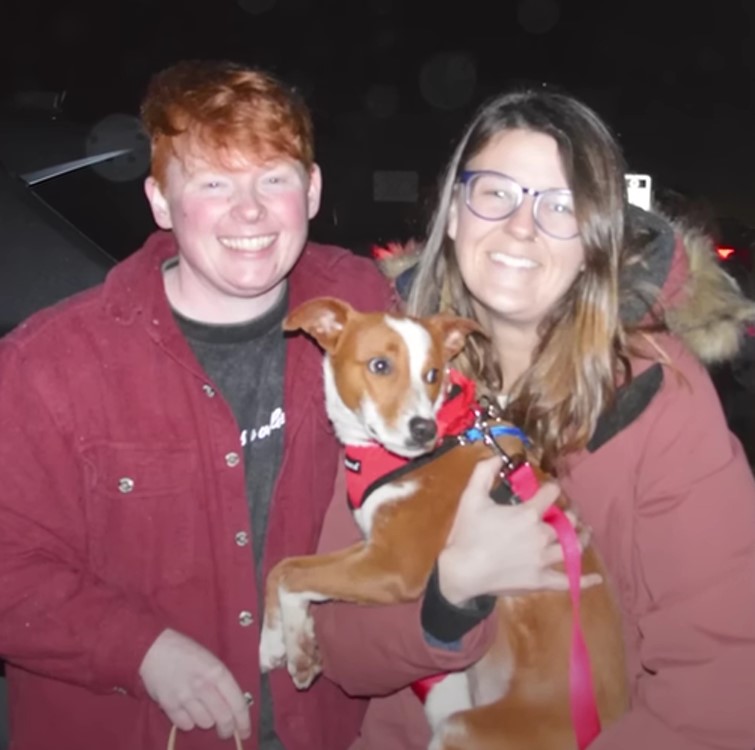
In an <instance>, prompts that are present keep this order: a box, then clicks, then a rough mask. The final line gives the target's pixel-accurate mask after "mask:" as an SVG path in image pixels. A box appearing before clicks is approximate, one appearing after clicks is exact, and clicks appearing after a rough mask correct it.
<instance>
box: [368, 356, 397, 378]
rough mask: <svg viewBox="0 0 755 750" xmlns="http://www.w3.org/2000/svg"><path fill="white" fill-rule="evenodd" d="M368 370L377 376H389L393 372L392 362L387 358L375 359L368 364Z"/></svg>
mask: <svg viewBox="0 0 755 750" xmlns="http://www.w3.org/2000/svg"><path fill="white" fill-rule="evenodd" d="M367 368H368V369H369V371H370V372H372V373H374V374H375V375H388V374H389V373H390V372H391V370H392V369H393V368H392V367H391V361H390V360H389V359H386V358H385V357H373V358H372V359H371V360H370V361H369V362H368V363H367Z"/></svg>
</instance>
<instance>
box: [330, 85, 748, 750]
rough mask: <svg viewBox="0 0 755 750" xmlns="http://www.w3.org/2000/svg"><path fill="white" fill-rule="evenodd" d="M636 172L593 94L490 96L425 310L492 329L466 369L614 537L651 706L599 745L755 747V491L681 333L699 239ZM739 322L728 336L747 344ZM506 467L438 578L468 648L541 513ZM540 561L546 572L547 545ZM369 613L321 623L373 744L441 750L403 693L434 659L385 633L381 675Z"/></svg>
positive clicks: (449, 178)
mask: <svg viewBox="0 0 755 750" xmlns="http://www.w3.org/2000/svg"><path fill="white" fill-rule="evenodd" d="M624 173H625V165H624V161H623V158H622V154H621V152H620V150H619V148H618V146H617V144H616V142H615V140H614V138H613V137H612V135H611V133H610V131H609V129H608V128H607V126H606V125H605V124H604V123H603V122H602V121H601V119H600V118H599V117H598V116H597V115H596V114H595V113H594V112H593V111H592V110H591V109H589V108H588V107H586V106H585V105H583V104H582V103H580V102H579V101H576V100H575V99H573V98H570V97H567V96H564V95H559V94H551V93H548V92H545V91H537V92H523V93H512V94H506V95H503V96H500V97H498V98H495V99H493V100H492V101H490V102H488V103H487V104H486V105H484V106H483V107H482V108H481V109H480V110H479V111H478V112H477V113H476V114H475V116H474V117H473V119H472V121H471V122H470V124H469V126H468V127H467V129H466V132H465V133H464V134H463V136H462V138H461V141H460V143H459V144H458V147H457V148H456V150H455V153H454V154H453V156H452V158H451V161H450V163H449V165H448V167H447V170H446V174H445V180H444V182H443V184H442V187H441V190H440V195H439V197H438V201H437V206H436V210H435V213H434V216H433V218H432V220H431V222H430V225H429V227H428V233H427V237H426V239H425V241H424V244H423V249H422V251H421V253H420V254H419V260H418V263H417V265H416V267H415V268H414V269H413V270H412V273H413V280H412V283H411V290H410V293H409V297H408V303H407V305H408V310H409V312H410V313H412V314H415V315H429V314H434V313H438V312H447V313H451V314H455V315H461V316H466V317H471V318H475V319H477V320H478V321H479V322H480V323H481V324H482V326H483V327H484V329H485V331H486V332H487V334H488V338H483V337H473V338H471V339H470V340H469V341H468V344H467V346H466V348H465V350H464V351H463V352H462V354H461V355H460V357H459V358H457V360H456V361H455V363H454V364H455V366H456V367H458V368H459V369H461V370H462V371H463V372H464V373H465V374H466V375H468V376H470V377H471V378H473V379H474V380H475V381H476V383H477V385H478V389H479V392H481V393H482V394H485V395H487V396H488V397H489V398H491V399H493V400H495V401H497V402H498V403H499V404H501V406H503V408H504V413H505V416H506V417H507V418H508V419H510V420H511V421H513V422H514V423H515V424H517V425H518V426H520V427H521V428H523V430H524V431H525V432H526V433H527V434H528V436H529V437H530V439H531V441H532V442H533V443H534V445H535V446H537V449H538V450H539V452H540V454H541V459H542V463H543V464H544V465H545V466H546V467H547V468H548V469H549V470H550V471H551V472H552V473H554V474H555V475H556V476H557V477H558V482H559V484H560V487H561V488H562V490H563V491H564V492H565V493H566V495H567V496H568V497H569V498H570V499H571V501H572V503H573V505H574V507H575V509H576V510H577V512H578V513H579V514H580V515H581V516H582V518H583V519H584V520H585V521H586V523H587V524H588V525H589V526H590V528H591V529H592V540H593V542H594V544H595V545H596V547H597V548H598V550H599V552H600V553H601V554H602V556H603V558H604V561H605V563H606V567H607V570H608V573H609V577H610V584H611V585H612V587H613V588H614V590H615V593H616V597H617V602H618V604H619V607H620V610H621V614H622V620H623V634H624V640H625V649H626V660H627V673H628V679H629V685H628V688H629V694H630V700H631V706H630V708H629V709H628V711H627V713H626V714H625V716H624V717H622V718H621V719H619V720H618V721H617V722H615V723H613V724H612V725H610V726H608V727H606V728H605V729H604V731H603V732H602V733H601V734H600V736H599V737H598V739H597V740H596V741H595V742H594V743H592V744H591V745H590V748H591V750H614V749H615V750H625V749H626V750H630V748H631V750H634V749H635V748H647V749H648V750H651V749H652V750H656V749H660V748H663V750H692V749H693V748H694V749H699V750H703V748H708V749H709V750H713V748H727V749H729V750H752V748H753V747H755V721H753V719H752V701H753V697H754V696H755V588H754V582H755V483H754V482H753V477H752V475H751V473H750V470H749V468H748V465H747V462H746V460H745V457H744V455H743V451H742V448H741V446H740V444H739V442H738V441H737V440H736V439H735V438H734V437H733V436H732V435H731V434H730V432H729V430H728V429H727V426H726V423H725V420H724V417H723V414H722V411H721V407H720V405H719V401H718V398H717V395H716V392H715V391H714V389H713V386H712V385H711V381H710V378H709V376H708V374H707V371H706V369H705V368H704V366H703V364H702V363H701V362H700V361H699V359H698V358H697V356H696V355H695V354H693V352H692V351H691V350H690V348H689V347H688V341H685V340H683V339H682V338H680V337H679V336H678V335H676V334H675V333H673V332H672V331H671V330H669V328H668V327H667V324H666V320H667V319H668V320H669V321H673V320H676V319H677V318H675V317H674V316H677V317H678V315H679V314H680V313H679V309H680V307H681V306H684V305H688V306H690V305H691V306H692V309H694V305H693V302H694V300H692V299H691V297H690V295H692V297H694V294H693V292H691V291H690V288H687V287H685V286H684V285H683V284H681V283H680V279H681V275H683V273H684V267H683V266H684V263H685V253H684V248H683V247H682V240H681V237H680V236H677V237H676V238H675V235H674V231H673V230H672V228H671V227H670V225H669V224H668V223H667V222H665V221H664V220H662V219H660V218H659V217H657V216H655V215H652V214H648V213H645V212H641V211H639V210H638V209H632V208H631V207H629V206H628V204H627V201H626V193H625V187H624ZM700 262H702V261H700ZM711 262H712V261H711ZM680 269H681V271H680ZM680 274H681V275H680ZM711 277H716V278H717V279H718V281H719V282H720V281H721V277H720V275H718V276H716V274H715V273H713V274H712V276H711ZM674 278H676V282H677V283H676V285H675V286H674V283H672V282H673V279H674ZM682 280H683V279H682ZM724 286H728V285H727V283H726V282H724ZM672 291H673V293H672ZM693 291H694V290H693ZM684 294H687V297H684ZM688 297H689V298H688ZM698 309H699V310H703V309H704V308H698ZM667 313H668V314H667ZM751 313H752V311H751V310H750V314H751ZM700 314H701V313H695V315H697V316H698V317H699V315H700ZM724 317H726V315H724ZM731 317H736V316H735V315H732V316H731ZM694 322H695V323H703V322H705V321H702V320H699V319H697V320H695V321H694ZM719 322H720V321H719ZM725 325H727V324H724V327H721V326H719V327H715V328H711V329H710V330H711V331H712V332H713V336H722V333H724V334H726V335H727V336H732V335H733V336H734V340H736V337H737V331H736V330H735V328H736V326H735V324H733V323H732V324H731V325H729V327H728V328H725ZM732 326H733V327H732ZM695 330H696V332H698V333H699V331H697V329H695ZM691 338H692V337H690V338H689V340H691ZM491 467H492V468H491V470H490V471H488V473H487V475H485V476H483V472H478V473H477V475H476V477H473V480H472V482H471V483H470V486H469V487H468V488H467V492H466V493H465V496H464V498H463V500H462V504H461V507H460V511H459V516H458V517H457V520H456V525H455V528H454V530H453V532H452V535H451V539H450V540H449V544H448V546H447V548H446V550H445V551H444V552H443V553H442V555H441V557H440V559H439V561H438V569H437V580H434V581H433V582H432V585H436V586H437V589H438V591H437V592H436V594H437V595H438V596H440V598H441V600H442V601H444V602H445V604H444V606H445V610H444V611H445V613H446V614H447V616H448V617H449V618H451V619H454V626H453V627H449V628H447V629H446V633H447V635H446V637H445V638H442V639H438V638H437V636H436V637H435V639H434V640H433V644H434V646H435V647H437V648H439V649H443V648H445V649H452V650H453V649H457V650H458V649H461V650H464V649H469V647H468V645H467V643H466V641H465V640H464V638H463V637H462V636H464V635H465V634H466V633H468V632H474V628H475V627H477V626H478V625H479V624H480V622H481V621H483V622H490V620H491V619H492V617H495V615H491V614H490V607H489V606H486V601H488V600H486V599H485V598H484V597H481V596H480V595H483V594H492V593H496V592H505V591H509V590H511V589H512V588H515V584H514V581H515V579H516V575H517V573H518V568H517V567H516V566H515V565H513V564H512V544H513V541H512V535H511V523H510V521H511V519H512V518H513V516H512V515H510V514H513V513H516V512H517V511H518V510H520V508H516V507H514V508H506V507H501V506H493V504H492V503H491V502H490V501H489V499H488V498H487V488H488V487H489V486H490V485H489V482H490V481H491V480H492V477H493V476H494V473H495V470H496V467H495V466H494V465H492V462H491ZM475 482H476V485H475ZM475 488H476V489H477V495H476V496H475V495H474V490H475ZM548 491H549V488H545V489H542V490H540V492H541V493H544V492H548ZM522 507H523V506H522ZM507 514H509V515H507ZM541 523H542V522H541ZM418 533H421V530H418ZM519 554H520V558H521V560H520V564H521V566H525V567H526V566H527V565H529V566H530V568H531V569H535V568H536V567H537V564H538V563H539V562H540V561H541V559H540V556H541V555H542V554H543V550H542V549H537V548H536V546H534V545H530V547H529V548H528V547H526V546H523V547H522V548H520V549H519ZM528 554H529V555H530V556H531V557H532V559H530V560H526V559H524V558H525V557H527V555H528ZM460 561H462V562H460ZM427 596H428V595H426V597H427ZM425 601H426V602H427V599H426V600H425ZM337 607H341V609H338V608H337ZM347 608H348V605H336V608H332V607H330V606H328V607H326V608H324V609H323V610H322V613H321V614H320V615H319V617H320V620H319V625H320V628H321V634H322V636H323V648H324V651H325V654H326V656H325V666H326V674H328V675H329V676H330V677H332V678H333V679H335V680H336V681H338V682H340V683H341V684H343V685H344V686H346V688H347V689H349V690H350V692H355V693H358V694H362V695H370V694H372V695H375V694H379V695H383V696H386V697H382V698H377V699H373V700H372V701H371V704H370V707H369V709H368V713H367V717H366V720H365V723H364V731H363V735H362V737H361V739H360V740H359V741H358V742H357V744H356V745H354V746H353V747H354V748H359V749H360V750H366V749H368V748H369V749H370V750H371V749H372V748H378V747H391V748H397V749H401V750H409V749H411V750H414V748H417V750H419V748H426V747H427V744H428V740H429V732H428V729H427V727H426V723H425V720H424V716H423V713H422V708H421V706H420V703H419V701H418V700H417V699H416V697H415V696H414V695H412V694H411V692H410V691H409V690H406V689H404V690H401V689H400V688H403V687H404V686H405V685H406V684H408V682H410V681H411V680H413V679H416V678H417V677H421V676H424V675H421V674H419V671H420V666H421V665H420V664H419V661H420V660H419V659H418V660H417V663H416V664H411V665H407V664H405V663H401V664H399V663H398V660H397V658H396V657H395V654H396V653H397V649H395V648H393V647H392V646H391V645H390V644H391V643H400V642H403V641H404V640H405V638H406V637H408V636H405V635H404V634H403V633H402V634H398V633H396V634H393V635H392V636H390V635H389V634H386V635H385V636H384V639H385V641H386V643H387V645H386V644H383V646H382V647H383V653H384V655H385V664H383V665H382V669H383V671H382V672H381V673H380V675H379V676H377V675H372V674H371V673H370V670H369V669H368V668H367V666H366V662H365V661H364V660H362V661H360V652H359V648H360V646H359V644H356V643H355V644H354V646H353V647H351V646H349V639H348V638H346V637H345V630H339V625H338V620H337V617H338V616H341V617H342V618H343V620H342V624H341V626H340V627H342V628H345V625H344V624H343V623H346V622H347V621H348V618H347V615H346V614H345V612H346V611H347ZM426 610H427V604H425V612H424V615H426V614H427V612H426ZM438 611H440V610H439V607H438V605H437V603H436V605H435V610H434V612H435V614H437V613H438ZM334 613H336V614H334ZM422 625H423V626H424V625H426V619H423V620H422ZM426 630H427V628H426ZM451 633H452V635H451ZM339 634H342V635H344V637H343V639H342V640H338V638H337V636H338V635H339ZM431 636H433V634H432V633H431V634H427V637H428V638H431ZM328 638H330V640H331V642H332V643H333V646H332V647H329V646H328V643H327V639H328ZM391 638H392V639H393V640H392V641H391ZM364 642H365V641H364V640H362V641H361V643H364ZM381 643H382V641H381ZM335 644H338V646H339V647H338V648H336V645H335ZM476 648H477V650H478V653H479V648H480V646H479V643H478V644H477V647H476ZM469 658H470V660H471V659H473V658H475V657H474V655H473V654H472V653H471V651H470V656H469ZM391 659H393V660H394V662H396V663H395V664H392V662H391ZM391 677H392V680H393V681H391ZM505 680H506V676H505V675H502V685H501V688H502V689H505ZM450 746H453V747H455V745H453V744H452V745H450ZM433 747H435V746H433ZM517 747H518V746H517ZM469 750H475V749H474V748H469ZM522 750H524V749H522ZM532 750H536V748H532Z"/></svg>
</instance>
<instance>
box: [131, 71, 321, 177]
mask: <svg viewBox="0 0 755 750" xmlns="http://www.w3.org/2000/svg"><path fill="white" fill-rule="evenodd" d="M141 117H142V122H143V124H144V127H145V129H146V131H147V133H148V135H149V138H150V142H151V146H152V176H153V177H154V178H155V179H156V180H157V182H158V183H159V184H161V185H162V184H164V180H165V170H166V168H167V164H168V160H169V158H170V157H171V156H172V155H176V156H178V157H179V158H184V157H185V156H186V155H187V154H189V153H191V151H192V149H197V148H198V149H201V152H202V154H203V155H204V156H206V154H207V153H210V154H212V155H213V156H214V158H216V159H217V160H218V161H219V163H221V164H222V163H223V162H222V160H223V159H224V158H230V157H231V156H232V154H233V153H235V152H240V153H242V154H244V155H246V156H251V157H252V158H254V159H255V160H260V161H266V160H268V159H274V158H278V157H289V158H291V159H294V160H295V161H299V162H301V163H302V164H303V165H304V167H305V168H306V169H307V170H309V169H310V168H311V166H312V164H313V163H314V145H313V132H312V130H313V129H312V120H311V116H310V113H309V109H308V108H307V106H306V104H305V103H304V101H303V99H302V98H301V97H300V96H299V95H298V94H297V93H296V92H295V91H294V90H293V89H292V88H290V87H289V86H287V85H286V84H284V83H283V82H282V81H280V80H278V79H277V78H276V77H275V76H273V75H271V74H269V73H266V72H263V71H260V70H255V69H253V68H247V67H245V66H242V65H238V64H236V63H232V62H224V61H211V60H185V61H182V62H179V63H176V64H175V65H172V66H171V67H169V68H166V69H165V70H163V71H161V72H159V73H157V74H156V75H155V76H153V78H152V79H151V80H150V83H149V85H148V87H147V93H146V95H145V98H144V100H143V102H142V106H141Z"/></svg>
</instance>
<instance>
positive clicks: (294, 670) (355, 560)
mask: <svg viewBox="0 0 755 750" xmlns="http://www.w3.org/2000/svg"><path fill="white" fill-rule="evenodd" d="M439 544H442V540H439ZM425 550H426V552H425V553H424V554H423V553H422V552H420V551H417V550H415V551H414V553H412V554H407V555H401V556H398V555H396V554H395V550H393V549H392V548H390V547H388V546H387V545H384V544H379V543H376V542H375V540H374V539H373V540H372V541H370V542H369V543H368V542H360V543H358V544H355V545H353V546H352V547H349V548H348V549H346V550H341V551H340V552H334V553H331V554H328V555H308V556H303V557H292V558H288V559H285V560H282V561H281V562H280V563H278V565H277V566H275V568H274V569H273V571H272V572H271V574H270V578H269V580H268V588H269V589H272V588H277V592H278V596H277V600H278V603H279V605H280V613H279V621H280V622H278V621H277V620H275V619H273V618H272V617H271V619H270V621H269V622H270V624H271V626H272V627H275V626H276V625H277V624H280V625H281V626H282V634H283V641H284V647H285V652H286V661H287V663H288V671H289V673H290V674H291V676H292V678H293V680H294V683H295V684H296V686H297V687H299V688H305V687H308V686H309V685H310V684H311V683H312V680H313V679H314V678H315V677H316V676H317V674H318V673H319V671H320V663H319V653H318V650H317V646H316V644H315V639H314V626H313V622H312V617H311V614H310V613H309V603H310V602H322V601H326V600H328V599H337V600H341V601H348V602H353V603H356V604H392V603H397V602H403V601H412V600H414V599H417V598H418V597H419V596H420V595H421V593H422V591H423V590H424V587H425V586H426V584H427V579H428V578H429V576H430V573H431V571H432V567H433V565H434V563H435V559H436V557H437V554H438V551H439V550H435V549H432V548H430V547H425ZM267 642H268V643H269V642H271V641H270V639H268V641H267ZM266 659H267V661H266V663H270V659H269V658H268V657H267V655H266Z"/></svg>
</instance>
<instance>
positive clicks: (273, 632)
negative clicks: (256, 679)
mask: <svg viewBox="0 0 755 750" xmlns="http://www.w3.org/2000/svg"><path fill="white" fill-rule="evenodd" d="M285 663H286V643H285V641H284V638H283V624H282V622H281V618H280V615H278V616H277V617H274V618H273V617H267V616H265V621H264V623H263V625H262V633H261V635H260V670H262V672H270V671H272V670H273V669H276V668H277V667H282V666H283V665H284V664H285Z"/></svg>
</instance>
